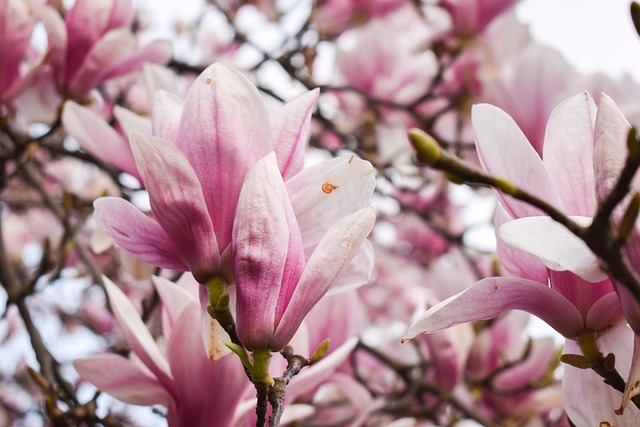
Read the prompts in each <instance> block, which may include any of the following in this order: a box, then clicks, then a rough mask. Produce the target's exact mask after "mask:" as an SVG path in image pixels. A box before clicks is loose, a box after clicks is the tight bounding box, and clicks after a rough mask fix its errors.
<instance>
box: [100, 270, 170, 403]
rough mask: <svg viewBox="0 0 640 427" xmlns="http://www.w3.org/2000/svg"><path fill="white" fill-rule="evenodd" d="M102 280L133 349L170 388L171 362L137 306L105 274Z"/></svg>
mask: <svg viewBox="0 0 640 427" xmlns="http://www.w3.org/2000/svg"><path fill="white" fill-rule="evenodd" d="M102 280H103V282H104V288H105V290H106V292H107V295H108V297H109V304H110V306H111V309H112V310H113V314H114V315H115V316H116V319H117V320H118V324H119V325H120V327H121V328H122V332H123V334H124V337H125V339H126V340H127V343H128V344H129V346H130V347H131V350H133V352H134V353H135V354H136V355H137V356H138V357H139V358H140V360H141V361H142V362H143V363H144V364H145V365H146V366H147V367H148V368H149V370H150V371H151V372H153V374H154V375H155V376H156V377H158V379H159V380H160V383H161V384H163V385H164V386H165V387H166V388H170V387H171V384H172V382H173V378H172V376H171V369H170V367H169V363H168V362H167V359H166V358H165V357H164V355H163V354H162V352H161V351H160V348H159V347H158V345H157V344H156V342H155V341H154V340H153V337H152V336H151V333H150V332H149V330H148V329H147V327H146V325H145V324H144V322H143V321H142V319H140V316H139V314H138V312H137V310H136V308H135V307H134V306H133V304H132V303H131V301H129V298H127V296H126V295H125V294H124V293H123V292H122V291H121V290H120V288H118V286H117V285H116V284H115V283H113V282H112V281H111V280H109V278H107V277H106V276H103V278H102ZM170 391H171V390H170Z"/></svg>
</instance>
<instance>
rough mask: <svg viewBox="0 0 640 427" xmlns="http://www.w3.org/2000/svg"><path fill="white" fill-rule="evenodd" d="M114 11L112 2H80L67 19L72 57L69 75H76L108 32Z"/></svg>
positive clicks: (106, 0)
mask: <svg viewBox="0 0 640 427" xmlns="http://www.w3.org/2000/svg"><path fill="white" fill-rule="evenodd" d="M112 9H113V1H111V0H95V1H94V0H78V1H76V2H75V3H74V4H73V7H71V9H70V10H69V12H68V13H67V15H66V17H65V25H66V27H67V33H68V34H69V49H70V53H71V55H70V56H69V58H68V60H67V64H68V65H67V66H68V70H69V74H74V73H75V72H76V71H77V70H78V68H80V64H81V63H82V60H83V58H84V55H85V54H86V53H87V52H89V50H91V48H92V47H93V45H94V44H96V42H97V41H98V39H100V37H101V36H102V35H103V34H104V33H105V31H106V30H107V26H108V24H109V18H110V17H111V13H112Z"/></svg>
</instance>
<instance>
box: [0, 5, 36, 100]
mask: <svg viewBox="0 0 640 427" xmlns="http://www.w3.org/2000/svg"><path fill="white" fill-rule="evenodd" d="M34 25H35V19H34V16H33V13H32V11H31V10H30V7H29V3H28V2H25V1H22V0H0V64H2V65H1V66H0V92H4V91H6V90H7V89H8V88H9V87H10V86H12V85H13V83H14V82H15V81H16V80H17V79H18V78H19V76H20V64H21V62H22V58H23V56H24V55H25V51H26V49H27V47H28V46H29V42H30V40H31V32H32V31H33V27H34ZM0 97H4V93H3V94H2V95H0Z"/></svg>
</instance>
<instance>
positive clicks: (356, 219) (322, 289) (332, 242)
mask: <svg viewBox="0 0 640 427" xmlns="http://www.w3.org/2000/svg"><path fill="white" fill-rule="evenodd" d="M375 220H376V214H375V211H374V210H373V208H371V207H367V208H363V209H360V210H359V211H356V212H354V213H352V214H351V215H347V216H345V217H344V218H342V219H340V220H339V221H338V222H336V223H335V224H334V225H333V227H331V228H330V229H329V231H327V233H326V234H325V235H324V237H323V238H322V240H321V241H320V243H319V244H318V247H317V248H316V250H315V251H314V252H313V254H312V255H311V257H310V258H309V260H308V262H307V265H306V266H305V268H304V272H303V273H302V277H301V278H300V282H299V283H298V286H297V287H296V289H295V291H294V292H293V295H292V297H291V301H290V303H289V306H288V307H287V311H286V312H285V313H284V316H283V317H282V319H281V320H280V323H279V324H278V325H277V329H276V332H275V335H274V337H273V339H272V341H271V344H270V346H271V348H282V347H284V346H285V345H287V343H288V342H289V340H290V339H291V337H292V336H293V334H294V333H295V331H296V330H297V329H298V326H299V325H300V323H301V322H302V320H303V319H304V317H305V316H306V315H307V313H308V312H309V310H311V308H312V307H313V306H314V305H315V304H316V303H317V302H318V301H319V300H320V298H322V297H323V296H324V295H325V294H326V293H327V291H328V290H329V288H330V287H331V286H332V285H333V284H334V283H335V281H336V280H337V279H338V278H339V277H340V275H341V274H342V273H343V272H344V271H345V269H346V268H347V266H348V265H349V263H350V262H351V260H352V259H353V257H354V256H355V254H356V252H357V251H358V248H359V247H360V245H361V244H362V242H363V241H364V239H365V238H366V237H367V235H368V234H369V232H370V231H371V229H372V228H373V224H374V222H375Z"/></svg>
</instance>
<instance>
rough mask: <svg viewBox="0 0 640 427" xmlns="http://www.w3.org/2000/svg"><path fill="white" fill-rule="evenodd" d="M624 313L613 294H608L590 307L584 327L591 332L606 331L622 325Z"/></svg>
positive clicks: (616, 296) (615, 295)
mask: <svg viewBox="0 0 640 427" xmlns="http://www.w3.org/2000/svg"><path fill="white" fill-rule="evenodd" d="M623 321H624V313H623V312H622V307H621V306H620V299H619V298H618V295H617V294H616V293H615V292H609V293H608V294H606V295H605V296H603V297H602V298H600V299H598V300H597V301H596V302H595V303H594V304H592V305H591V308H590V309H589V311H588V313H587V317H586V320H585V325H586V327H587V329H590V330H592V331H607V330H609V329H612V328H615V327H617V326H620V325H621V324H623Z"/></svg>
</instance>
